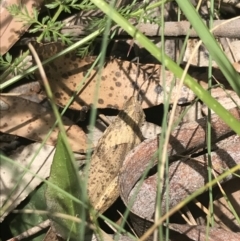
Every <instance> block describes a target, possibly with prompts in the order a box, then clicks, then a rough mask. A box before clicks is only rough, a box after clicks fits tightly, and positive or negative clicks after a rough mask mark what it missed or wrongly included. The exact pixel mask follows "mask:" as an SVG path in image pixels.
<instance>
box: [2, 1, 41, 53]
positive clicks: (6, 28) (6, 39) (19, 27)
mask: <svg viewBox="0 0 240 241" xmlns="http://www.w3.org/2000/svg"><path fill="white" fill-rule="evenodd" d="M41 3H42V0H21V1H20V0H2V1H0V26H1V27H0V42H1V48H0V54H1V55H3V54H5V53H6V52H7V51H8V50H9V49H10V48H11V47H12V46H13V45H14V44H15V43H16V42H17V40H18V39H19V38H20V37H21V36H22V35H23V34H24V32H25V31H27V29H28V28H29V26H30V25H29V24H26V23H23V22H20V21H19V19H17V18H14V17H13V16H12V15H11V14H10V13H9V11H8V10H7V7H9V6H11V5H13V4H15V5H18V6H25V7H26V9H27V10H28V12H29V14H30V15H32V14H33V11H32V10H33V7H35V8H38V7H39V6H40V5H41Z"/></svg>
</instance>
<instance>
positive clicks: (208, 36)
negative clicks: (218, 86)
mask: <svg viewBox="0 0 240 241" xmlns="http://www.w3.org/2000/svg"><path fill="white" fill-rule="evenodd" d="M176 2H177V3H178V5H179V7H180V8H181V10H182V11H183V13H184V14H185V16H186V17H187V19H188V20H189V22H190V23H191V24H192V26H193V28H194V29H195V31H196V32H197V34H198V36H199V37H200V39H201V40H202V41H203V43H204V45H205V47H206V48H207V49H208V51H209V53H210V55H211V56H212V58H213V59H214V60H215V61H216V63H217V64H218V66H219V68H220V70H221V71H222V72H223V74H224V76H225V77H226V79H227V80H228V82H229V84H230V85H231V86H232V88H233V90H234V91H235V92H236V93H237V94H238V96H240V75H239V74H238V73H237V72H236V70H235V69H234V68H233V66H232V64H231V63H230V61H229V60H228V58H227V57H226V55H225V54H224V52H223V51H222V50H221V48H220V46H219V44H218V42H217V41H216V39H215V38H214V36H213V35H212V33H211V32H210V31H209V29H208V28H207V26H206V24H205V23H204V22H203V20H202V18H201V17H200V16H199V14H198V13H197V11H196V9H195V8H194V7H193V5H192V3H191V2H190V1H189V0H185V1H182V0H176ZM236 31H237V30H236Z"/></svg>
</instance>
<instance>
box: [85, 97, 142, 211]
mask: <svg viewBox="0 0 240 241" xmlns="http://www.w3.org/2000/svg"><path fill="white" fill-rule="evenodd" d="M144 118H145V115H144V113H143V110H142V108H141V106H140V104H139V102H138V101H137V99H136V97H131V98H130V99H129V100H128V101H127V102H126V103H125V106H124V109H123V110H122V111H121V112H120V113H119V115H118V116H117V117H116V119H115V120H114V121H113V122H112V124H111V125H110V126H109V127H108V128H107V129H106V131H105V132H104V134H103V136H102V137H101V139H100V140H99V142H98V145H97V147H96V148H95V150H94V154H93V156H92V159H91V162H90V170H89V176H88V186H87V189H88V196H89V199H90V202H91V204H92V205H93V207H94V208H95V209H96V210H98V211H99V212H101V213H102V212H104V211H105V210H107V209H108V207H109V206H110V205H111V204H112V203H113V202H114V201H115V200H116V199H117V197H118V196H119V189H118V184H117V180H118V174H119V171H120V168H121V166H122V162H123V160H124V157H125V156H126V154H127V153H128V152H129V151H130V150H131V149H132V148H134V147H135V146H136V145H138V144H139V143H140V142H141V141H142V140H143V136H142V133H141V131H140V126H141V125H142V124H143V122H144Z"/></svg>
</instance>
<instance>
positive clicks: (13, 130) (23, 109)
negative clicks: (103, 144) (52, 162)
mask: <svg viewBox="0 0 240 241" xmlns="http://www.w3.org/2000/svg"><path fill="white" fill-rule="evenodd" d="M1 101H4V103H6V105H8V109H7V110H1V112H0V131H1V132H5V133H8V134H12V135H17V136H22V137H25V138H28V139H30V140H34V141H38V142H41V141H43V139H44V138H45V136H46V135H47V134H48V132H49V130H50V129H51V127H52V126H53V124H54V123H55V117H54V114H53V113H52V111H49V110H47V109H46V108H44V107H42V106H41V105H40V104H37V103H34V102H31V101H29V100H25V99H22V98H21V97H14V96H1ZM62 119H63V123H64V125H65V129H66V131H67V136H68V140H69V143H70V145H71V147H72V150H73V151H75V152H85V151H86V149H87V137H86V135H85V133H84V132H83V130H82V129H81V128H80V127H78V126H77V125H74V124H73V123H72V122H71V121H70V120H69V119H68V118H66V117H62ZM57 135H58V128H57V127H56V128H55V129H54V130H53V132H52V134H51V135H50V138H49V139H48V141H47V144H49V145H55V144H56V140H57Z"/></svg>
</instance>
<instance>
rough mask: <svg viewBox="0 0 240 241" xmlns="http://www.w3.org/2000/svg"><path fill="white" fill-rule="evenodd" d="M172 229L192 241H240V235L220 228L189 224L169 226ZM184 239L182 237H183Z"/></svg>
mask: <svg viewBox="0 0 240 241" xmlns="http://www.w3.org/2000/svg"><path fill="white" fill-rule="evenodd" d="M169 227H170V229H172V230H174V231H177V232H179V233H181V234H184V235H186V236H187V237H189V238H190V240H191V241H205V240H208V241H226V240H227V241H239V237H240V233H234V232H232V231H226V230H224V229H220V228H209V234H208V235H206V234H207V227H204V226H190V225H187V224H169ZM181 237H182V236H181Z"/></svg>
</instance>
